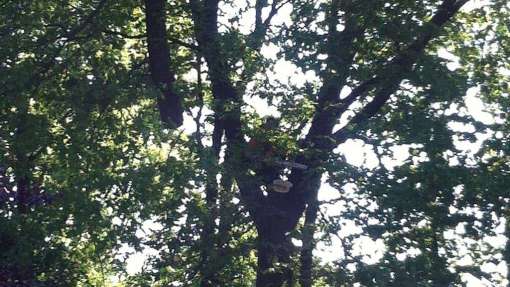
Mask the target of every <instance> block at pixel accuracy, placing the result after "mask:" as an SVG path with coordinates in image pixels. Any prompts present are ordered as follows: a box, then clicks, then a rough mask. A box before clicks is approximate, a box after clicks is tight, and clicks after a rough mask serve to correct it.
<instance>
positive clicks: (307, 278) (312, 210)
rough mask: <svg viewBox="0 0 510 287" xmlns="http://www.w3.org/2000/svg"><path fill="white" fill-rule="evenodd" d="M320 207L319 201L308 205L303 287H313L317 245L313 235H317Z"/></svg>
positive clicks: (302, 272)
mask: <svg viewBox="0 0 510 287" xmlns="http://www.w3.org/2000/svg"><path fill="white" fill-rule="evenodd" d="M318 211H319V205H318V203H317V201H315V202H313V203H311V204H310V205H308V207H307V209H306V215H305V226H304V227H303V236H302V240H303V247H302V248H301V257H300V262H301V266H300V278H299V281H300V283H301V287H311V286H312V283H313V281H312V267H313V249H314V247H315V243H314V241H313V235H314V233H315V220H316V219H317V212H318Z"/></svg>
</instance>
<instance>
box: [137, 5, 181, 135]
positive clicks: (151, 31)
mask: <svg viewBox="0 0 510 287" xmlns="http://www.w3.org/2000/svg"><path fill="white" fill-rule="evenodd" d="M165 12H166V10H165V0H145V23H146V25H147V44H148V50H149V69H150V73H151V77H152V81H153V82H154V84H155V85H156V86H157V87H158V89H159V90H160V91H161V94H160V95H159V96H158V109H159V113H160V116H161V120H162V121H163V122H165V123H167V124H169V125H170V126H172V127H173V128H177V127H179V126H181V125H182V121H183V118H182V113H183V107H182V103H181V99H180V98H179V96H178V95H177V94H176V93H175V92H174V91H173V84H174V72H173V71H172V70H171V69H170V47H169V46H168V42H167V35H166V24H165V23H166V21H165V17H166V13H165Z"/></svg>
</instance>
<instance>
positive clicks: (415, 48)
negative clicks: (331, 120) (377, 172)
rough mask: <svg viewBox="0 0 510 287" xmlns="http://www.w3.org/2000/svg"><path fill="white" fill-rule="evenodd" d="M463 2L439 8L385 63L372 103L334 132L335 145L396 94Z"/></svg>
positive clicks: (455, 2)
mask: <svg viewBox="0 0 510 287" xmlns="http://www.w3.org/2000/svg"><path fill="white" fill-rule="evenodd" d="M466 2H467V0H461V1H451V0H446V1H444V2H443V3H442V4H441V6H440V7H439V8H438V11H437V13H436V14H435V15H434V17H432V19H431V20H430V21H429V22H428V23H427V24H426V28H427V29H425V30H424V32H423V33H422V34H421V35H418V37H417V39H416V40H415V41H414V42H412V43H411V44H410V45H409V46H408V48H407V49H405V50H404V51H403V52H402V53H400V54H399V55H397V56H396V57H395V58H394V59H393V60H392V61H390V62H389V63H388V65H387V66H386V68H385V69H383V75H386V78H385V79H384V80H379V81H377V82H378V83H379V84H380V85H379V86H378V87H375V90H376V94H375V96H374V98H373V99H372V101H371V102H370V103H368V104H367V105H366V106H365V107H364V108H363V109H362V110H361V111H360V112H359V113H357V114H356V115H355V116H354V117H353V118H352V119H351V121H350V122H349V124H348V125H346V128H343V129H341V130H339V131H337V132H336V133H335V134H334V135H333V138H334V139H335V140H336V141H337V143H336V144H338V143H342V142H344V141H345V140H346V135H347V134H348V132H349V130H352V129H353V128H354V127H355V126H357V125H359V124H361V123H363V122H365V121H367V120H368V119H369V118H371V117H372V116H374V115H375V114H376V113H377V112H378V111H379V110H380V109H381V108H382V106H383V105H384V104H385V103H386V102H387V101H388V99H389V98H390V96H391V95H392V94H393V93H395V92H396V91H397V90H398V88H399V85H400V82H401V81H402V80H403V79H404V78H405V76H406V75H407V74H408V73H409V72H411V70H412V68H413V65H414V64H415V63H416V60H417V59H418V57H419V56H420V55H421V54H422V53H423V51H424V50H425V47H426V46H427V44H428V43H429V42H430V40H432V39H433V37H434V36H435V35H436V34H437V33H438V32H439V31H440V29H441V27H442V26H444V24H446V23H447V22H448V21H449V20H450V19H451V18H452V17H453V16H454V15H455V13H456V12H457V11H458V10H459V9H460V8H461V7H462V5H464V4H465V3H466ZM380 78H382V77H380ZM360 87H361V86H360ZM355 91H356V90H354V91H353V92H352V93H351V94H350V95H349V96H348V98H349V97H352V96H354V94H353V93H355Z"/></svg>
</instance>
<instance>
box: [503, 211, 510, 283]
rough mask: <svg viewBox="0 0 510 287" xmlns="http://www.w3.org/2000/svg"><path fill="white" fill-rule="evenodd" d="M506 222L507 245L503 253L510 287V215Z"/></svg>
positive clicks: (509, 214)
mask: <svg viewBox="0 0 510 287" xmlns="http://www.w3.org/2000/svg"><path fill="white" fill-rule="evenodd" d="M505 219H506V222H505V236H506V245H505V250H504V251H503V258H504V259H505V261H506V266H507V269H506V280H507V285H506V286H507V287H510V213H508V214H507V216H506V218H505Z"/></svg>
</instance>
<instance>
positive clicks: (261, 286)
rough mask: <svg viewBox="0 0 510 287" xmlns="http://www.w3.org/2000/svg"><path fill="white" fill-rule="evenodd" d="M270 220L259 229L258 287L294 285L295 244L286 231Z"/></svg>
mask: <svg viewBox="0 0 510 287" xmlns="http://www.w3.org/2000/svg"><path fill="white" fill-rule="evenodd" d="M276 226H277V225H276ZM276 226H272V224H271V222H268V224H267V226H265V227H264V228H265V229H266V230H261V231H259V236H258V245H257V252H258V254H257V257H258V262H257V285H256V286H257V287H280V286H283V285H284V284H287V286H293V285H294V284H293V272H292V267H291V255H292V250H293V246H292V243H291V242H290V240H289V239H288V237H287V236H286V235H285V233H283V232H281V231H279V230H278V229H277V228H274V227H276Z"/></svg>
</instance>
